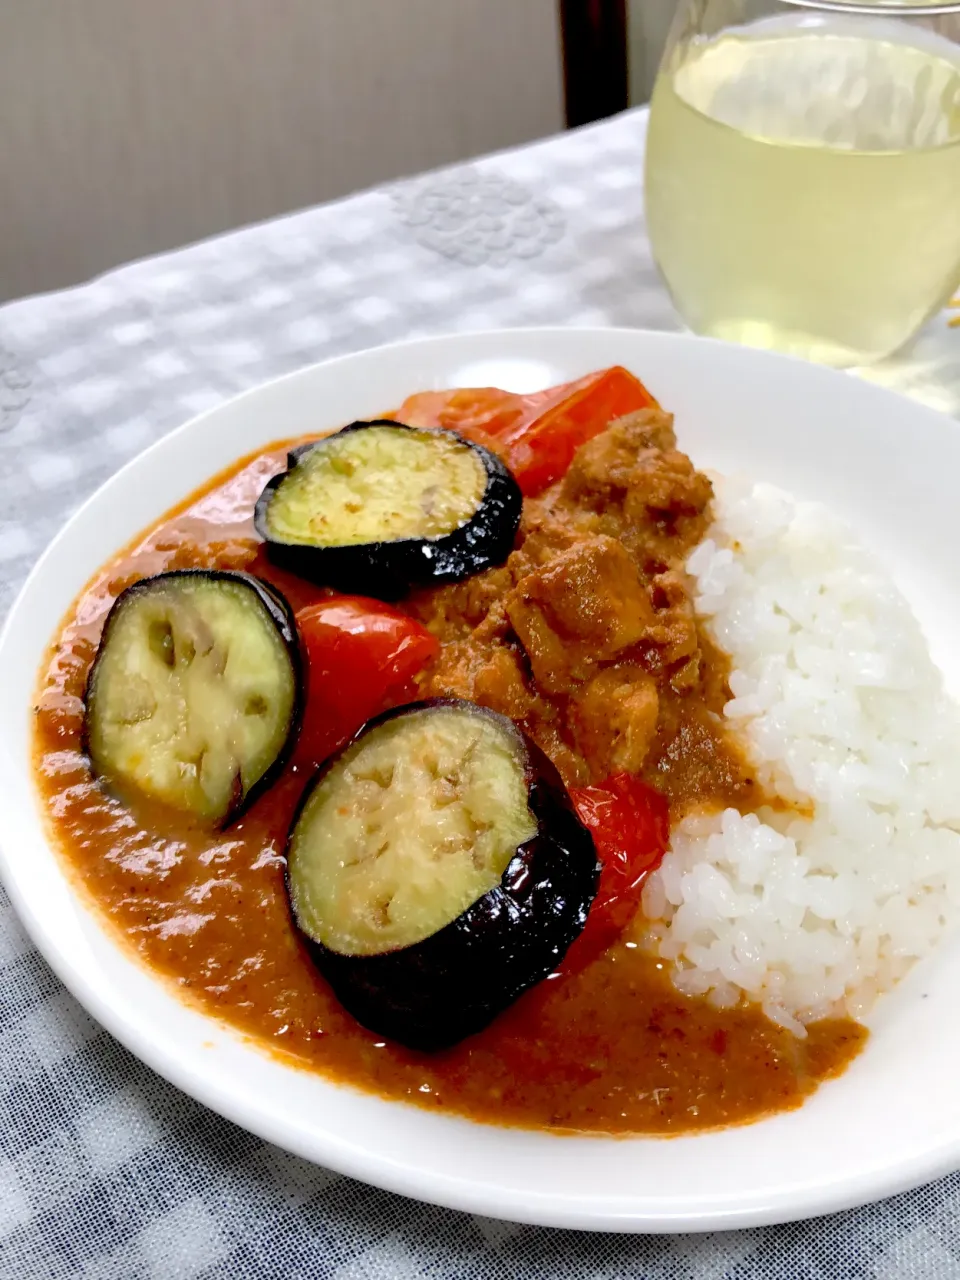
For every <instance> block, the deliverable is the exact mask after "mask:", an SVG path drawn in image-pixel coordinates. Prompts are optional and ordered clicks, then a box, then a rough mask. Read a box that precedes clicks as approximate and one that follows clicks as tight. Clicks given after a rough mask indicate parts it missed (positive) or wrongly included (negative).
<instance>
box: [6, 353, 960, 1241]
mask: <svg viewBox="0 0 960 1280" xmlns="http://www.w3.org/2000/svg"><path fill="white" fill-rule="evenodd" d="M614 363H619V364H624V365H627V366H628V367H629V368H631V369H632V370H634V371H635V372H636V373H637V374H639V375H640V376H641V377H642V378H643V379H644V380H645V381H646V382H647V383H648V384H649V386H650V388H651V390H652V391H653V393H654V394H655V395H656V396H657V397H658V398H659V399H660V401H661V402H662V403H663V404H664V405H665V406H666V407H668V408H669V409H671V410H673V411H674V412H675V413H676V415H677V424H678V431H679V436H680V443H681V446H682V447H683V448H685V449H687V450H688V451H689V452H690V453H691V454H692V456H693V458H694V460H695V461H696V463H697V464H698V465H699V466H701V467H716V468H718V469H720V470H723V471H727V472H730V471H735V470H740V471H747V472H749V473H751V474H752V475H754V476H755V477H757V478H762V479H766V480H770V481H773V482H775V483H778V484H781V485H783V486H785V487H787V488H789V489H791V490H793V491H794V492H795V493H798V494H800V495H804V496H809V497H815V498H818V499H822V500H823V501H826V502H828V503H830V504H831V506H833V507H834V508H835V509H837V510H838V511H839V512H841V513H842V514H843V515H845V516H846V517H848V518H850V519H852V520H853V521H854V522H855V523H856V525H857V527H858V528H859V529H860V530H861V531H862V535H863V538H864V540H865V541H867V542H868V543H870V544H872V545H873V546H874V547H875V548H876V549H877V550H878V551H879V552H880V553H881V555H882V556H883V557H884V558H885V559H886V561H887V563H888V564H889V566H890V568H891V569H892V571H893V573H894V574H895V576H896V577H897V578H898V580H899V582H900V584H901V585H902V587H903V588H904V589H905V590H906V592H907V593H908V595H909V597H910V599H911V601H912V602H913V604H914V606H915V608H916V609H917V611H918V614H919V616H920V618H921V620H922V622H923V624H924V626H925V628H926V630H927V633H928V635H929V636H930V639H931V643H932V644H933V647H934V654H935V656H936V658H937V659H938V661H939V662H940V663H941V665H942V666H943V667H944V669H945V670H946V671H947V674H948V679H949V680H950V682H951V683H952V684H953V686H954V687H956V686H957V684H958V683H960V682H958V681H957V679H956V677H957V676H958V675H960V646H958V645H957V643H956V636H957V635H958V633H960V573H958V571H957V559H956V546H957V535H956V514H955V513H956V509H957V506H956V502H957V499H956V492H957V486H958V480H960V427H958V425H957V424H956V423H955V422H953V421H952V420H950V419H948V418H945V417H941V416H940V415H939V414H937V413H934V412H932V411H931V410H928V409H925V408H922V407H921V406H919V405H916V404H914V403H912V402H909V401H907V400H904V399H901V398H899V397H898V396H895V395H893V394H891V393H889V392H886V391H882V390H880V389H878V388H876V387H873V386H869V385H867V384H865V383H862V382H859V381H857V380H855V379H853V378H851V377H845V376H843V375H841V374H837V373H832V372H830V371H828V370H825V369H820V368H816V367H814V366H812V365H805V364H801V363H799V362H793V361H789V360H784V359H780V358H778V357H775V356H768V355H764V354H761V353H758V352H754V351H749V350H746V349H742V348H737V347H731V346H725V345H722V344H719V343H713V342H707V341H702V340H699V339H694V338H689V337H680V336H673V335H665V334H648V333H639V332H632V331H625V330H590V331H582V330H581V331H577V330H568V329H562V330H524V331H516V332H506V333H487V334H477V335H464V336H455V337H450V338H444V339H438V340H433V341H425V342H416V343H411V344H405V345H399V346H393V347H387V348H383V349H380V350H377V351H368V352H363V353H361V354H359V355H354V356H348V357H346V358H344V359H340V360H334V361H331V362H329V363H327V364H322V365H317V366H315V367H313V368H310V369H304V370H303V371H302V372H300V373H296V374H292V375H290V376H289V377H286V378H283V379H281V380H280V381H278V382H274V383H270V384H269V385H267V386H264V387H260V388H258V389H256V390H254V391H251V392H249V393H248V394H246V395H244V396H241V397H240V398H239V399H237V400H234V401H232V402H231V403H229V404H226V405H223V406H222V407H221V408H219V409H215V410H213V411H212V412H211V413H207V414H205V415H203V416H202V417H200V418H197V419H195V420H194V421H193V422H190V423H188V424H187V425H186V426H184V427H182V428H180V430H178V431H175V432H173V434H172V435H169V436H167V438H166V439H164V440H162V441H160V442H159V443H158V444H156V445H155V446H154V447H153V448H152V449H149V450H148V451H147V452H146V453H144V454H143V455H141V456H140V457H139V458H137V459H135V460H134V461H133V462H131V463H130V464H129V466H127V467H125V468H124V469H123V470H122V471H121V472H120V473H119V474H118V475H116V476H114V478H113V479H112V480H111V481H109V483H108V484H106V485H104V487H103V488H102V489H101V490H100V492H99V493H97V494H96V495H95V496H94V497H93V498H92V499H91V500H90V501H89V502H88V503H87V504H86V506H84V507H83V508H82V509H81V510H80V511H79V512H78V513H77V514H76V515H75V516H74V517H73V519H72V520H71V521H70V523H69V524H68V525H67V527H66V528H65V529H64V530H63V532H62V533H61V534H60V536H59V537H58V538H57V539H56V541H55V542H54V543H53V545H52V546H51V547H50V548H49V550H48V551H47V552H46V554H45V555H44V557H43V559H42V560H41V561H40V563H39V564H38V565H37V567H36V569H35V570H34V572H33V574H32V575H31V577H30V580H29V581H28V583H27V584H26V586H25V587H24V590H23V592H22V594H21V596H20V598H19V600H18V601H17V603H16V605H15V607H14V609H13V612H12V613H11V615H10V618H9V620H8V622H7V626H6V628H5V630H4V633H3V636H2V638H0V672H2V673H3V674H2V682H0V777H2V778H3V805H2V808H0V845H2V857H0V870H2V875H3V879H4V881H5V883H6V885H7V887H8V889H9V891H10V893H11V896H12V898H13V900H14V902H15V904H16V906H17V909H18V911H19V912H20V915H21V916H22V918H23V920H24V922H25V924H26V926H27V928H28V930H29V931H30V934H31V935H32V937H33V939H34V941H35V942H36V944H37V946H38V947H39V948H40V950H41V951H42V952H43V954H44V955H45V956H46V958H47V959H48V960H49V962H50V964H51V965H52V966H53V968H54V969H55V970H56V972H57V973H58V974H59V976H60V977H61V978H62V980H63V981H64V982H65V983H66V985H67V986H68V987H69V988H70V990H71V991H72V992H73V993H74V994H75V995H76V996H77V997H78V998H79V999H80V1000H81V1001H82V1002H83V1004H84V1005H86V1007H87V1008H88V1009H89V1010H90V1011H91V1013H93V1014H94V1015H95V1016H96V1017H97V1018H99V1020H100V1021H101V1022H102V1023H103V1024H104V1025H105V1026H106V1027H107V1028H108V1029H109V1030H110V1031H111V1032H113V1034H114V1035H115V1036H117V1038H118V1039H119V1040H121V1041H122V1042H123V1043H124V1044H126V1045H127V1046H128V1047H129V1048H130V1049H131V1050H132V1051H133V1052H134V1053H136V1054H137V1055H138V1056H139V1057H140V1058H142V1059H143V1060H144V1061H145V1062H147V1063H148V1064H149V1065H150V1066H151V1067H153V1068H154V1069H155V1070H156V1071H158V1072H160V1074H161V1075H164V1076H166V1077H167V1079H169V1080H171V1081H173V1083H174V1084H176V1085H179V1086H180V1088H182V1089H184V1090H185V1091H186V1092H187V1093H190V1094H192V1095H193V1096H194V1097H196V1098H199V1099H200V1100H201V1101H202V1102H204V1103H206V1104H207V1105H209V1106H210V1107H213V1108H214V1109H215V1110H216V1111H219V1112H221V1113H222V1114H223V1115H225V1116H228V1117H229V1118H230V1119H231V1120H234V1121H236V1122H237V1123H238V1124H241V1125H243V1126H245V1127H246V1128H248V1129H250V1130H252V1131H253V1132H254V1133H257V1134H259V1135H261V1136H262V1137H263V1138H266V1139H268V1140H270V1141H272V1142H276V1143H279V1144H280V1145H281V1146H283V1147H286V1148H288V1149H289V1150H291V1151H294V1152H297V1153H299V1154H300V1155H303V1156H306V1157H308V1158H309V1159H311V1160H315V1161H317V1162H318V1163H321V1164H324V1165H328V1166H330V1167H332V1168H334V1169H337V1170H340V1171H342V1172H343V1173H348V1174H351V1175H353V1176H354V1177H358V1178H362V1179H364V1180H366V1181H368V1182H371V1183H375V1184H376V1185H378V1186H381V1187H386V1188H389V1189H390V1190H393V1191H399V1192H402V1193H404V1194H405V1195H409V1196H416V1197H419V1198H421V1199H424V1200H430V1201H435V1202H437V1203H440V1204H444V1205H449V1206H452V1207H454V1208H458V1209H469V1210H472V1211H474V1212H478V1213H482V1214H487V1215H490V1216H493V1217H504V1218H512V1219H516V1220H519V1221H525V1222H537V1223H544V1224H549V1225H558V1226H564V1227H584V1228H594V1229H606V1230H618V1231H690V1230H701V1229H707V1228H718V1227H733V1226H750V1225H755V1224H759V1223H768V1222H776V1221H782V1220H786V1219H791V1218H796V1217H801V1216H806V1215H812V1214H817V1213H825V1212H827V1211H830V1210H834V1209H840V1208H843V1207H846V1206H849V1205H853V1204H857V1203H860V1202H864V1201H866V1200H869V1199H872V1198H877V1197H880V1196H882V1195H886V1194H888V1193H892V1192H894V1191H898V1190H901V1189H904V1188H906V1187H909V1186H912V1185H915V1184H917V1183H919V1182H921V1181H924V1180H926V1179H929V1178H932V1177H934V1176H936V1175H938V1174H941V1173H945V1172H946V1171H948V1170H950V1169H953V1168H957V1167H960V1089H958V1088H957V1064H958V1062H960V1018H957V1016H956V992H957V990H958V987H960V950H958V948H957V947H956V946H947V947H945V948H942V949H941V950H940V951H939V952H938V954H937V955H936V956H935V957H934V958H933V959H932V960H931V961H929V962H928V963H927V964H926V965H925V966H921V968H920V969H918V970H917V971H915V973H914V974H913V976H912V977H911V978H910V979H909V980H908V981H907V982H906V983H905V984H904V985H903V986H902V987H901V988H900V989H899V990H898V991H896V992H895V993H894V994H893V995H891V996H888V997H887V998H886V999H885V1000H884V1001H883V1002H882V1003H881V1004H880V1006H879V1008H878V1010H877V1012H876V1015H875V1017H874V1018H873V1020H872V1023H871V1026H872V1032H873V1034H872V1036H871V1039H870V1042H869V1045H868V1047H867V1049H866V1052H865V1053H863V1055H862V1056H861V1057H860V1058H859V1059H858V1060H857V1061H855V1062H854V1064H853V1065H852V1067H851V1068H850V1070H848V1071H847V1072H846V1074H845V1075H844V1076H843V1077H842V1078H841V1079H839V1080H836V1081H832V1082H830V1083H828V1084H826V1085H824V1086H823V1087H822V1088H821V1089H820V1090H819V1092H818V1093H817V1094H816V1095H815V1096H814V1097H813V1098H812V1099H811V1100H810V1101H808V1102H807V1103H806V1105H805V1106H804V1107H802V1108H801V1109H800V1110H799V1111H796V1112H793V1113H790V1114H786V1115H781V1116H777V1117H775V1118H773V1119H770V1120H765V1121H763V1122H762V1123H759V1124H754V1125H751V1126H747V1127H744V1128H737V1129H728V1130H726V1131H722V1132H717V1133H710V1134H705V1135H701V1136H696V1137H684V1138H672V1139H619V1140H617V1139H602V1138H560V1137H555V1136H551V1135H548V1134H544V1133H535V1132H532V1133H528V1132H523V1131H518V1130H510V1129H497V1128H493V1127H485V1126H481V1125H475V1124H471V1123H470V1122H468V1121H465V1120H461V1119H456V1118H449V1117H445V1116H442V1115H434V1114H429V1113H427V1112H425V1111H421V1110H419V1109H417V1108H415V1107H408V1106H405V1105H403V1104H400V1103H394V1102H385V1101H382V1100H380V1099H378V1098H373V1097H369V1096H367V1095H365V1094H362V1093H358V1092H355V1091H354V1090H351V1089H349V1088H344V1087H339V1086H337V1085H334V1084H331V1083H328V1082H327V1081H325V1080H323V1079H322V1078H320V1077H319V1076H316V1075H311V1074H309V1073H307V1072H301V1071H297V1070H294V1069H290V1068H287V1067H285V1066H283V1065H281V1064H280V1063H279V1062H277V1061H275V1060H272V1059H271V1058H270V1057H268V1056H266V1055H265V1054H262V1053H261V1052H259V1051H258V1050H257V1049H255V1048H253V1047H251V1046H250V1045H248V1044H246V1043H244V1042H243V1041H242V1040H241V1039H239V1038H238V1037H237V1036H236V1035H235V1034H233V1033H232V1032H230V1031H228V1030H226V1029H224V1028H222V1027H220V1026H219V1025H218V1024H217V1023H215V1022H213V1021H211V1020H209V1019H207V1018H205V1017H203V1016H202V1015H201V1014H199V1013H197V1012H194V1011H193V1010H191V1009H188V1008H186V1007H185V1006H183V1005H181V1004H180V1003H178V1001H177V1000H176V999H175V998H174V997H173V996H172V995H170V994H168V992H167V990H166V989H165V988H164V987H163V986H161V985H160V984H159V983H158V982H157V981H155V980H154V979H153V978H151V976H150V974H149V972H148V971H146V970H145V969H142V968H140V967H139V966H138V965H137V964H135V963H134V962H133V961H131V960H130V959H128V958H127V956H126V955H125V954H124V953H123V952H122V951H121V950H119V949H118V947H117V946H116V945H115V944H114V943H113V942H112V941H111V939H110V938H109V937H108V936H107V934H106V933H104V932H103V931H102V929H101V927H100V925H99V924H98V922H97V920H96V919H95V918H94V917H93V916H92V915H91V914H89V912H88V911H87V910H86V909H85V907H84V906H83V905H82V904H81V903H80V901H79V900H78V899H77V897H76V896H75V895H74V893H73V892H72V891H71V889H70V887H69V886H68V884H67V882H66V880H65V879H64V876H63V875H62V873H61V870H60V867H59V865H58V863H57V860H56V858H55V857H54V855H53V854H52V852H51V851H50V849H49V847H48V845H47V842H46V840H45V838H44V833H43V830H42V829H41V825H40V820H39V815H38V806H37V802H36V799H35V795H34V788H33V783H32V780H31V775H30V767H29V732H28V731H29V718H30V716H29V712H30V694H31V690H32V689H33V688H34V683H35V679H36V674H37V669H38V666H39V663H40V659H41V655H42V652H43V650H44V646H45V645H46V644H47V643H48V642H49V640H50V639H51V637H52V636H53V634H54V631H55V630H56V628H57V625H58V623H59V621H60V619H61V617H62V616H63V614H64V613H65V612H66V610H67V609H68V607H69V605H70V603H71V601H72V600H73V599H74V598H75V597H76V595H77V594H78V593H79V592H80V590H81V589H82V588H83V586H84V584H85V583H86V581H87V580H88V579H89V577H90V576H91V575H92V574H93V573H94V572H95V571H96V570H97V569H98V568H99V567H100V565H101V564H102V563H103V562H104V561H106V560H108V559H109V558H110V557H112V556H113V555H114V554H115V553H116V551H117V550H118V548H120V547H122V546H123V545H124V544H125V543H126V542H128V541H129V540H130V539H131V538H132V537H133V536H134V535H135V534H136V533H138V532H139V531H140V530H141V529H142V528H143V527H144V526H145V525H147V524H149V523H151V522H152V521H154V520H155V519H157V518H158V517H159V516H161V515H162V514H163V513H164V512H165V511H166V510H167V509H168V508H169V507H171V506H173V505H174V504H175V503H176V502H178V501H179V500H180V499H181V498H183V497H184V496H185V495H186V494H187V493H189V492H190V491H191V490H192V489H193V488H195V487H196V486H198V485H199V484H201V483H202V482H203V481H205V480H206V479H207V478H208V477H209V476H211V475H213V474H214V473H215V472H216V471H218V470H220V469H221V468H222V467H224V466H226V465H228V464H229V463H230V462H232V461H233V460H234V459H235V458H238V457H239V456H240V455H242V454H245V453H247V452H248V451H251V450H254V449H256V448H257V447H258V446H259V445H261V444H264V443H266V442H268V441H272V440H276V439H278V438H279V437H284V436H295V435H299V434H301V433H303V432H307V431H315V430H318V429H321V428H329V427H334V426H337V425H339V424H342V423H343V422H346V421H349V420H350V419H352V418H362V417H366V416H370V415H372V414H375V413H376V412H378V411H380V410H383V409H384V408H385V407H387V406H389V405H396V404H399V403H400V401H401V400H402V399H403V398H404V397H405V396H406V395H407V394H408V393H409V392H412V391H416V390H422V389H426V388H430V387H448V386H457V385H478V384H479V385H484V384H493V385H499V386H503V387H508V388H510V389H513V390H518V391H525V390H532V389H534V388H536V387H540V386H546V385H548V384H551V383H557V382H561V381H564V380H566V379H568V378H572V377H576V376H578V375H581V374H583V373H586V372H588V371H590V370H593V369H598V368H601V367H603V366H605V365H610V364H614Z"/></svg>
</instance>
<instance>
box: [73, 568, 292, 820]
mask: <svg viewBox="0 0 960 1280" xmlns="http://www.w3.org/2000/svg"><path fill="white" fill-rule="evenodd" d="M185 578H186V579H191V578H192V579H197V578H205V579H207V580H208V581H209V580H211V579H212V580H215V581H220V582H223V581H226V582H236V583H239V584H241V585H242V586H244V587H246V588H248V589H249V590H250V591H252V592H253V593H254V595H255V596H256V597H257V599H258V600H259V601H260V603H261V604H262V605H263V607H264V608H265V609H266V611H267V613H268V614H269V616H270V620H271V621H272V623H273V625H274V626H275V627H276V629H277V632H278V633H279V635H280V638H281V640H282V641H283V645H284V648H285V649H286V652H287V656H288V657H289V659H290V664H291V666H292V668H293V674H294V680H295V682H296V690H297V693H296V698H295V699H294V704H293V712H292V715H291V718H290V724H289V728H288V731H287V738H286V742H285V743H284V746H283V749H282V751H281V752H280V754H279V755H278V756H277V758H276V759H275V760H274V762H273V764H272V765H271V766H270V768H269V769H267V770H266V772H265V773H264V774H263V775H262V776H261V777H260V778H259V779H258V780H257V781H256V783H255V784H254V785H253V786H252V787H251V788H250V790H249V791H248V792H247V793H246V795H244V796H241V797H239V799H238V801H237V803H236V804H235V805H234V806H233V808H232V809H231V810H230V812H229V813H228V814H227V815H226V817H225V818H224V819H223V821H222V822H221V823H220V824H219V829H220V830H223V829H224V828H226V827H229V826H230V825H231V824H232V823H234V822H236V821H237V819H238V818H240V817H241V816H242V815H243V814H244V813H245V812H246V811H247V810H248V809H249V808H250V806H251V805H252V804H253V803H254V802H255V801H256V800H258V799H259V798H260V796H262V795H264V794H265V793H266V792H267V791H269V790H270V788H271V787H272V786H273V784H274V783H275V782H276V781H277V779H278V778H279V776H280V774H281V773H282V772H283V770H284V768H285V766H286V765H287V763H288V762H289V760H290V756H291V755H292V754H293V748H294V747H295V746H296V742H297V738H298V737H299V735H300V729H301V726H302V724H303V715H304V710H305V697H306V682H305V678H304V673H305V671H306V659H305V657H304V652H303V646H302V643H301V640H300V633H299V631H298V630H297V623H296V617H295V615H294V612H293V609H292V608H291V606H290V603H289V601H288V600H287V598H286V596H285V595H284V594H283V593H282V592H281V591H280V590H279V589H278V588H277V587H275V586H273V584H272V583H269V582H264V581H263V579H262V578H257V577H255V576H254V575H253V574H252V573H244V572H243V571H241V570H239V569H169V570H167V571H166V572H165V573H157V574H153V575H152V576H151V577H149V578H141V579H140V580H139V581H138V582H134V583H131V585H130V586H129V587H127V588H126V589H125V590H124V591H122V592H121V593H120V595H118V596H117V598H116V600H114V602H113V604H112V606H111V608H110V612H109V613H108V614H107V618H106V621H105V623H104V625H103V631H102V632H101V633H100V643H99V645H98V648H97V655H96V657H95V658H94V660H93V663H92V665H91V667H90V670H89V672H88V673H87V682H86V686H85V688H84V695H83V702H84V717H83V730H82V735H81V749H82V750H83V751H84V752H85V753H86V755H87V757H88V758H89V755H90V753H89V744H88V740H87V708H89V705H90V695H91V692H92V690H93V687H94V680H95V676H96V671H97V665H98V663H99V661H100V655H101V654H102V653H103V652H104V647H105V644H106V641H107V640H108V638H109V635H110V626H111V623H112V621H113V620H114V618H115V617H117V616H118V614H119V612H120V610H121V608H122V607H123V604H124V602H125V601H127V600H129V599H130V597H131V596H133V595H135V594H138V593H142V592H143V591H146V590H149V589H150V587H151V585H153V584H155V583H157V582H158V581H160V580H161V579H162V580H163V581H170V582H176V580H177V579H181V580H182V579H185ZM104 781H108V780H106V779H104Z"/></svg>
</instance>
